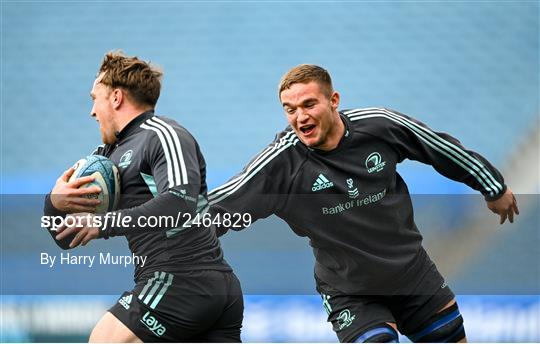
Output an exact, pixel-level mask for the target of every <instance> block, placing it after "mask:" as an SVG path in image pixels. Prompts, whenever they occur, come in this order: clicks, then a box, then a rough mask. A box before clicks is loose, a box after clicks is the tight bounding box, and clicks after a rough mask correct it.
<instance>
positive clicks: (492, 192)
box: [209, 65, 518, 342]
mask: <svg viewBox="0 0 540 344" xmlns="http://www.w3.org/2000/svg"><path fill="white" fill-rule="evenodd" d="M279 99H280V101H281V103H282V105H283V109H284V111H285V114H286V116H287V120H288V122H289V126H288V127H287V128H286V129H285V130H284V131H283V132H281V133H279V134H278V135H277V137H276V139H275V140H274V142H272V143H271V144H270V145H269V146H268V147H267V148H266V149H264V150H263V151H262V152H261V153H259V154H258V155H257V156H256V157H255V158H254V159H253V160H252V161H251V162H250V163H249V164H248V165H247V166H246V167H245V168H244V170H243V171H242V172H241V173H240V174H238V175H237V176H235V177H233V178H232V179H231V180H230V181H228V182H227V183H225V184H224V185H222V186H220V187H218V188H216V189H215V190H212V191H211V192H210V193H209V201H210V204H211V212H212V213H214V214H224V213H238V212H241V213H250V214H251V216H252V218H253V220H256V219H260V218H265V217H267V216H269V215H271V214H275V215H277V216H278V217H280V218H282V219H283V220H285V221H286V222H287V224H288V225H289V226H290V227H291V229H292V230H293V231H294V232H295V233H296V234H298V235H300V236H307V237H308V238H309V239H310V245H311V246H312V247H313V253H314V255H315V259H316V263H315V279H316V284H317V290H318V291H319V292H320V294H321V296H322V299H323V305H324V308H325V310H326V311H327V312H328V321H330V322H332V324H333V329H334V331H335V332H336V334H337V336H338V338H339V340H340V341H342V342H393V341H397V340H398V334H397V331H398V330H399V331H400V332H401V333H402V334H404V335H406V336H408V337H409V338H410V339H411V340H412V341H415V342H416V341H424V342H425V341H427V342H458V341H466V337H465V331H464V328H463V320H462V317H461V315H460V312H459V309H458V305H457V303H456V300H455V297H454V293H453V292H452V291H451V290H450V288H449V286H448V285H447V284H446V282H445V281H444V279H443V277H442V276H441V274H440V273H439V272H438V271H437V268H436V266H435V264H434V263H433V262H432V261H431V260H430V258H429V256H428V255H427V253H426V251H425V250H424V248H423V247H422V236H421V234H420V233H419V231H418V229H417V227H416V225H415V222H414V219H413V208H412V203H411V199H410V195H409V192H408V190H407V186H406V184H405V182H404V181H403V179H402V178H401V176H400V175H399V174H398V173H397V172H396V165H397V164H398V163H400V162H402V161H403V160H405V159H411V160H416V161H420V162H423V163H426V164H429V165H431V166H433V167H434V168H435V170H436V171H438V172H439V173H440V174H442V175H444V176H446V177H448V178H450V179H453V180H456V181H459V182H462V183H465V184H466V185H468V186H470V187H471V188H473V189H475V190H478V191H479V192H481V193H482V194H483V195H484V197H485V200H486V202H487V206H488V208H489V209H491V210H492V211H493V212H495V213H497V214H499V215H500V219H501V221H500V222H501V224H502V223H503V222H504V221H505V220H506V219H507V218H508V219H509V220H510V222H513V220H514V214H518V208H517V204H516V200H515V198H514V195H513V194H512V192H511V190H510V189H509V188H508V187H507V186H506V185H505V183H504V180H503V177H502V176H501V174H500V173H499V171H497V169H495V168H494V167H493V166H492V165H491V164H490V163H489V162H488V161H487V160H486V159H484V158H483V157H482V156H480V155H479V154H477V153H475V152H473V151H470V150H467V149H466V148H464V147H463V146H462V145H461V144H460V142H459V141H458V140H456V139H455V138H453V137H451V136H449V135H447V134H443V133H438V132H434V131H432V130H431V129H429V128H428V127H427V126H426V125H424V124H423V123H421V122H419V121H417V120H415V119H413V118H411V117H408V116H406V115H403V114H401V113H398V112H396V111H393V110H389V109H385V108H365V109H352V110H344V111H338V106H339V100H340V96H339V93H337V92H336V91H334V89H333V87H332V82H331V78H330V75H329V74H328V72H327V71H326V70H324V69H323V68H321V67H318V66H314V65H300V66H297V67H295V68H293V69H291V70H290V71H289V72H288V73H286V74H285V76H284V77H283V79H282V80H281V83H280V87H279ZM217 230H218V234H219V235H223V234H224V233H225V232H226V231H227V230H228V229H227V228H223V227H222V228H218V229H217Z"/></svg>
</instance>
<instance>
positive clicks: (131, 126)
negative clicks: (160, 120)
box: [116, 110, 154, 142]
mask: <svg viewBox="0 0 540 344" xmlns="http://www.w3.org/2000/svg"><path fill="white" fill-rule="evenodd" d="M153 116H154V110H148V111H146V112H143V113H141V114H140V115H139V116H137V117H135V118H134V119H132V120H131V122H129V123H128V124H127V125H126V126H125V127H124V129H122V130H121V131H120V132H118V133H116V141H117V142H119V141H121V140H122V139H123V138H125V137H128V136H129V135H130V134H132V133H133V132H134V131H135V130H137V129H138V128H139V125H140V124H142V122H144V121H146V120H147V119H149V118H152V117H153Z"/></svg>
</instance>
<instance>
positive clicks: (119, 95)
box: [111, 88, 125, 110]
mask: <svg viewBox="0 0 540 344" xmlns="http://www.w3.org/2000/svg"><path fill="white" fill-rule="evenodd" d="M124 96H125V94H124V91H123V90H122V89H120V88H115V89H114V90H113V91H112V95H111V102H112V105H113V108H114V109H115V110H116V109H118V108H119V107H120V105H122V102H123V101H124Z"/></svg>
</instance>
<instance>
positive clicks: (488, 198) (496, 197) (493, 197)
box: [484, 184, 507, 202]
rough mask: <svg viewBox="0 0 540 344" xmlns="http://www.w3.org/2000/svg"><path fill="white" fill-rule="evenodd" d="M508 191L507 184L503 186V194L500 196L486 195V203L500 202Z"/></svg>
mask: <svg viewBox="0 0 540 344" xmlns="http://www.w3.org/2000/svg"><path fill="white" fill-rule="evenodd" d="M506 189H507V187H506V184H503V188H502V190H501V192H500V193H499V194H497V195H495V196H489V195H487V194H486V195H484V199H485V200H486V202H493V201H496V200H498V199H499V198H501V197H502V196H503V195H504V193H505V192H506Z"/></svg>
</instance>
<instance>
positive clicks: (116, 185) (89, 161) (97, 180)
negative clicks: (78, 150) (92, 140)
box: [69, 155, 120, 214]
mask: <svg viewBox="0 0 540 344" xmlns="http://www.w3.org/2000/svg"><path fill="white" fill-rule="evenodd" d="M73 168H74V169H75V172H73V174H72V175H71V177H70V178H69V181H70V182H71V181H73V180H75V179H77V178H80V177H85V176H92V177H94V181H93V182H90V183H86V184H84V185H81V186H80V187H81V188H87V187H90V186H93V185H97V186H99V187H100V188H101V192H100V193H99V194H91V195H88V196H87V197H91V198H97V199H99V200H100V202H101V203H100V204H99V205H98V206H97V208H96V214H102V213H106V212H109V211H113V210H115V209H116V207H117V206H118V201H119V199H120V174H119V173H118V168H117V167H116V166H115V165H114V163H113V162H112V161H111V160H109V159H108V158H106V157H104V156H102V155H89V156H87V157H86V158H84V159H81V160H79V161H77V162H76V163H75V165H74V166H73Z"/></svg>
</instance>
